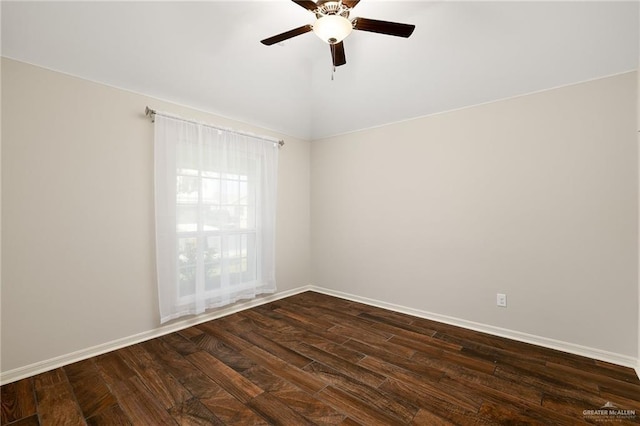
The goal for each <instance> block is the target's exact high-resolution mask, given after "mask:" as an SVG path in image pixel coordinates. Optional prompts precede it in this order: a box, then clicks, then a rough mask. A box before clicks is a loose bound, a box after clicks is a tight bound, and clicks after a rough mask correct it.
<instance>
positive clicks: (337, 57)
mask: <svg viewBox="0 0 640 426" xmlns="http://www.w3.org/2000/svg"><path fill="white" fill-rule="evenodd" d="M329 47H330V48H331V59H332V60H333V66H334V67H339V66H340V65H344V64H346V63H347V57H346V56H345V54H344V43H342V42H340V43H336V44H330V45H329Z"/></svg>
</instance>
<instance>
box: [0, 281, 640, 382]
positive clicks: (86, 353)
mask: <svg viewBox="0 0 640 426" xmlns="http://www.w3.org/2000/svg"><path fill="white" fill-rule="evenodd" d="M305 291H315V292H318V293H323V294H327V295H330V296H335V297H340V298H342V299H347V300H352V301H354V302H360V303H364V304H367V305H371V306H377V307H379V308H383V309H389V310H391V311H396V312H401V313H404V314H408V315H413V316H416V317H420V318H426V319H430V320H433V321H438V322H442V323H445V324H450V325H455V326H458V327H463V328H467V329H470V330H475V331H479V332H482V333H487V334H492V335H495V336H500V337H505V338H507V339H512V340H517V341H521V342H525V343H531V344H534V345H538V346H543V347H546V348H550V349H556V350H560V351H564V352H568V353H572V354H576V355H582V356H585V357H588V358H593V359H598V360H601V361H605V362H610V363H613V364H618V365H623V366H625V367H631V368H634V369H635V371H636V374H637V375H638V377H640V359H636V358H633V357H630V356H627V355H622V354H617V353H613V352H608V351H603V350H601V349H596V348H590V347H586V346H581V345H576V344H574V343H569V342H563V341H559V340H555V339H549V338H546V337H541V336H536V335H532V334H528V333H522V332H519V331H514V330H509V329H505V328H500V327H494V326H491V325H487V324H482V323H477V322H473V321H467V320H464V319H460V318H455V317H449V316H446V315H440V314H435V313H432V312H427V311H423V310H419V309H413V308H408V307H406V306H401V305H396V304H393V303H387V302H382V301H380V300H375V299H370V298H367V297H361V296H356V295H354V294H350V293H343V292H341V291H336V290H331V289H327V288H324V287H317V286H313V285H305V286H302V287H298V288H295V289H292V290H287V291H283V292H280V293H276V294H272V295H266V296H263V297H259V298H257V299H253V300H250V301H247V302H240V303H236V304H234V305H231V306H229V307H226V308H222V309H219V310H216V311H215V312H211V313H207V314H204V315H199V316H197V317H193V318H188V319H185V320H182V321H177V322H173V323H171V324H167V325H165V326H161V327H158V328H156V329H153V330H149V331H145V332H143V333H139V334H135V335H132V336H128V337H123V338H121V339H117V340H113V341H111V342H107V343H103V344H100V345H96V346H92V347H90V348H86V349H82V350H79V351H76V352H72V353H69V354H65V355H61V356H58V357H55V358H51V359H48V360H44V361H40V362H37V363H34V364H30V365H26V366H24V367H19V368H16V369H13V370H9V371H5V372H0V385H5V384H7V383H11V382H15V381H17V380H20V379H24V378H26V377H30V376H34V375H36V374H40V373H43V372H45V371H49V370H52V369H55V368H58V367H62V366H65V365H68V364H72V363H74V362H77V361H82V360H84V359H87V358H91V357H94V356H97V355H102V354H104V353H107V352H111V351H113V350H116V349H120V348H123V347H125V346H129V345H134V344H136V343H140V342H144V341H146V340H149V339H154V338H156V337H160V336H164V335H166V334H170V333H173V332H176V331H180V330H183V329H185V328H188V327H192V326H194V325H197V324H201V323H203V322H207V321H211V320H214V319H217V318H221V317H224V316H227V315H231V314H234V313H236V312H239V311H242V310H245V309H249V308H253V307H256V306H260V305H264V304H266V303H270V302H273V301H275V300H279V299H283V298H285V297H289V296H293V295H295V294H298V293H302V292H305Z"/></svg>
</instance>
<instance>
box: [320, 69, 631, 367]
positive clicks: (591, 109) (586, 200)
mask: <svg viewBox="0 0 640 426" xmlns="http://www.w3.org/2000/svg"><path fill="white" fill-rule="evenodd" d="M636 85H637V76H636V73H626V74H622V75H618V76H613V77H610V78H604V79H600V80H596V81H591V82H586V83H583V84H577V85H573V86H569V87H563V88H559V89H555V90H549V91H545V92H541V93H536V94H532V95H528V96H522V97H518V98H513V99H509V100H504V101H500V102H495V103H491V104H486V105H481V106H477V107H472V108H468V109H464V110H458V111H454V112H449V113H444V114H440V115H434V116H430V117H426V118H422V119H418V120H413V121H408V122H403V123H399V124H395V125H389V126H384V127H380V128H376V129H370V130H366V131H361V132H356V133H352V134H347V135H343V136H338V137H333V138H329V139H326V140H321V141H314V142H313V143H312V149H311V159H312V166H311V182H312V186H311V194H312V196H311V211H312V221H311V234H312V236H313V237H312V250H311V252H312V258H313V262H312V281H313V283H314V284H315V285H318V286H321V287H326V288H330V289H334V290H337V291H341V292H345V293H350V294H353V295H357V296H359V297H366V298H371V299H375V300H380V301H384V302H387V303H394V304H397V305H401V306H404V307H409V308H413V309H418V310H422V311H426V312H430V313H435V314H440V315H447V316H450V317H454V318H459V319H463V320H467V321H474V322H477V323H480V324H486V325H490V326H493V327H502V328H505V329H508V330H514V331H517V332H519V333H527V334H530V335H534V336H543V337H545V338H546V339H556V340H559V341H562V342H568V343H571V344H574V345H582V346H585V347H589V348H596V349H599V350H602V351H609V352H612V353H616V354H622V355H626V356H629V357H632V358H631V359H633V358H635V357H636V354H637V351H638V148H637V145H636V127H637V126H636V123H637V120H636V113H635V110H636V98H637V88H636ZM380 107H381V108H385V107H391V106H384V105H381V106H380ZM498 292H501V293H506V294H507V295H508V307H507V308H498V307H496V293H498Z"/></svg>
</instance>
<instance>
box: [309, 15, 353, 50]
mask: <svg viewBox="0 0 640 426" xmlns="http://www.w3.org/2000/svg"><path fill="white" fill-rule="evenodd" d="M351 31H353V24H352V23H351V21H349V20H348V19H347V18H345V17H343V16H338V15H325V16H322V17H320V18H318V20H317V21H316V23H315V24H313V32H314V33H315V34H316V35H317V36H318V37H319V38H320V40H322V41H324V42H325V43H328V44H336V43H339V42H341V41H342V40H344V39H345V38H347V36H348V35H349V34H351Z"/></svg>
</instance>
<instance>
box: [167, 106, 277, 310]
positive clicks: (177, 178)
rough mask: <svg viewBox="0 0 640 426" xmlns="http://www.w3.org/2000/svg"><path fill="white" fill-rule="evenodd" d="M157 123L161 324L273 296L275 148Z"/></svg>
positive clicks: (187, 125) (171, 121)
mask: <svg viewBox="0 0 640 426" xmlns="http://www.w3.org/2000/svg"><path fill="white" fill-rule="evenodd" d="M155 123H156V124H155V149H156V152H155V161H156V170H155V175H156V176H155V178H156V231H157V232H156V234H157V256H156V258H157V262H158V290H159V295H160V311H161V321H162V322H165V321H168V320H171V319H174V318H177V317H179V316H182V315H188V314H198V313H201V312H203V311H204V310H205V309H207V308H211V307H216V306H223V305H226V304H229V303H233V302H235V301H236V300H239V299H243V298H251V297H255V295H257V294H261V293H268V292H273V291H275V277H274V276H275V273H274V270H275V265H274V264H275V255H274V227H275V202H276V200H275V194H276V175H277V154H278V149H277V145H276V144H275V143H273V142H271V141H265V140H262V139H259V138H255V137H250V136H244V135H238V134H236V133H232V132H226V131H221V130H218V129H214V128H211V127H208V126H205V125H201V124H194V123H191V122H185V121H183V120H179V119H176V118H172V117H165V116H160V115H157V116H156V122H155Z"/></svg>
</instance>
